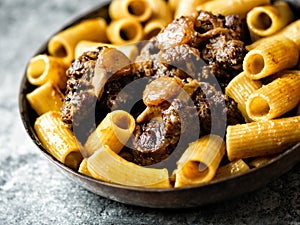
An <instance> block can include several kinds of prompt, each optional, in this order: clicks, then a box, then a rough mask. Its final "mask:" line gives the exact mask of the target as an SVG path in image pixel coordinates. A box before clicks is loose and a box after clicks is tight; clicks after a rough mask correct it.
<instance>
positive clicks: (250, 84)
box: [225, 72, 262, 122]
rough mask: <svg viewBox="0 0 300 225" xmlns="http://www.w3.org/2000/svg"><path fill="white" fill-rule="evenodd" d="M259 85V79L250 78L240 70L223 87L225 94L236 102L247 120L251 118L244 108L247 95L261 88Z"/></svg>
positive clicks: (260, 83) (260, 84)
mask: <svg viewBox="0 0 300 225" xmlns="http://www.w3.org/2000/svg"><path fill="white" fill-rule="evenodd" d="M261 86H262V82H261V81H259V80H252V79H251V78H249V77H248V76H247V75H246V74H245V73H244V72H242V73H240V74H239V75H237V76H236V77H235V78H233V79H232V80H231V81H230V82H229V84H228V85H227V87H226V88H225V94H226V95H227V96H229V97H231V98H232V99H234V100H235V102H236V103H238V108H239V110H240V111H241V113H242V114H243V116H244V117H245V119H246V121H247V122H250V121H251V119H250V118H249V116H248V113H247V110H246V101H247V99H248V97H249V96H250V95H251V94H252V93H253V92H255V91H256V90H258V89H259V88H261Z"/></svg>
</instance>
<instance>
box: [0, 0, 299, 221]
mask: <svg viewBox="0 0 300 225" xmlns="http://www.w3.org/2000/svg"><path fill="white" fill-rule="evenodd" d="M100 3H101V1H100V0H98V1H95V0H85V1H79V0H46V1H40V0H26V1H24V0H0V32H1V35H0V73H1V75H0V90H1V91H0V224H1V225H11V224H18V225H21V224H64V225H69V224H70V225H75V224H300V165H299V164H298V165H297V166H296V167H295V168H294V169H293V170H292V171H290V172H289V173H287V174H286V175H284V176H282V177H281V178H279V179H277V180H275V181H273V182H272V183H270V184H269V185H268V186H267V187H265V188H263V189H261V190H259V191H256V192H254V193H250V194H247V195H244V196H241V197H240V198H237V199H234V200H231V201H227V202H223V203H219V204H213V205H209V206H205V207H200V208H194V209H188V210H155V209H144V208H140V207H134V206H128V205H123V204H121V203H117V202H113V201H110V200H107V199H105V198H102V197H100V196H97V195H95V194H93V193H91V192H88V191H86V190H85V189H83V188H81V187H80V186H78V185H75V184H74V183H73V182H71V181H70V180H68V179H66V178H65V176H64V175H62V174H61V173H60V172H59V171H58V170H57V169H56V167H54V166H53V165H51V164H50V163H49V162H48V161H47V160H46V158H45V157H44V156H42V155H41V154H40V153H39V151H38V150H37V147H35V145H34V144H33V143H32V142H31V140H30V139H29V137H28V136H27V134H26V133H25V130H24V128H23V125H22V122H21V120H20V116H19V111H18V91H19V85H20V81H21V78H22V76H23V73H24V70H25V67H26V64H27V62H28V60H29V59H30V58H31V56H32V55H33V54H34V53H35V51H36V50H37V49H38V48H39V47H40V45H41V43H42V42H43V41H45V40H46V39H47V38H48V37H49V36H50V35H52V34H53V33H54V32H56V31H57V30H58V29H59V28H60V27H61V26H62V25H64V24H65V23H67V22H69V21H70V20H71V19H73V18H75V17H76V16H78V15H79V14H81V13H83V12H85V11H86V10H88V9H91V8H92V7H93V6H96V5H98V4H100Z"/></svg>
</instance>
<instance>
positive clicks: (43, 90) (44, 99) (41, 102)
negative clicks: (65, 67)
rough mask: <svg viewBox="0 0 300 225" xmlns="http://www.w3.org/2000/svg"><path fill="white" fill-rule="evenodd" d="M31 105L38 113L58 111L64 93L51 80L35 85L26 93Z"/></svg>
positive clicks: (61, 104)
mask: <svg viewBox="0 0 300 225" xmlns="http://www.w3.org/2000/svg"><path fill="white" fill-rule="evenodd" d="M26 98H27V100H28V102H29V103H30V105H31V107H32V108H33V109H34V111H35V112H36V113H37V114H38V115H42V114H43V113H46V112H48V111H59V110H60V108H61V107H62V106H63V99H64V95H63V93H62V92H61V91H60V89H59V88H58V87H57V86H56V85H55V84H53V83H52V82H51V81H48V82H46V83H45V84H43V85H41V86H39V87H37V88H36V89H34V90H33V91H32V92H30V93H28V94H27V95H26Z"/></svg>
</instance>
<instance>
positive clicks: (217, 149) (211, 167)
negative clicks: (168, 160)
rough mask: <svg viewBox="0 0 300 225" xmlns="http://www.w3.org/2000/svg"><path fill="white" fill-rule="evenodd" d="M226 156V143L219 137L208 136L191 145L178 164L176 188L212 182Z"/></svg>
mask: <svg viewBox="0 0 300 225" xmlns="http://www.w3.org/2000/svg"><path fill="white" fill-rule="evenodd" d="M224 154H225V143H224V141H223V139H222V138H221V137H219V136H217V135H213V134H210V135H206V136H204V137H201V138H200V139H198V140H197V141H195V142H192V143H190V144H189V146H188V148H187V149H186V150H185V151H184V153H183V155H182V156H181V157H180V159H179V160H178V162H177V169H176V171H175V177H176V179H175V187H183V186H190V185H197V184H200V183H205V182H209V181H211V180H212V179H213V177H214V176H215V174H216V171H217V169H218V167H219V164H220V162H221V160H222V158H223V156H224Z"/></svg>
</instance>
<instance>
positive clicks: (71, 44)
mask: <svg viewBox="0 0 300 225" xmlns="http://www.w3.org/2000/svg"><path fill="white" fill-rule="evenodd" d="M106 28H107V24H106V21H105V20H104V19H103V18H95V19H87V20H84V21H82V22H81V23H79V24H77V25H74V26H72V27H69V28H68V29H66V30H64V31H62V32H59V33H58V34H56V35H54V36H53V37H52V38H51V39H50V41H49V43H48V51H49V53H50V55H52V56H55V57H59V58H61V59H62V60H63V62H64V63H65V64H66V65H70V63H71V62H72V61H73V60H74V59H75V46H76V45H77V43H78V42H79V41H81V40H89V41H96V42H107V36H106Z"/></svg>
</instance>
